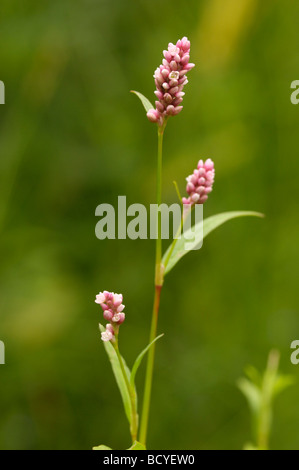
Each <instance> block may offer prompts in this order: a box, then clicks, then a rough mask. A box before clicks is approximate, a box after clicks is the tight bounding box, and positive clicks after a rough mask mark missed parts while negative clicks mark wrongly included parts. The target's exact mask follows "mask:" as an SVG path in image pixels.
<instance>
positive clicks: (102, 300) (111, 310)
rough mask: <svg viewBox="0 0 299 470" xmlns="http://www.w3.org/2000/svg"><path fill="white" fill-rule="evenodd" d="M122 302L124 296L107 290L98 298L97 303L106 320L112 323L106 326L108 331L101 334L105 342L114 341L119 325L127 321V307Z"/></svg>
mask: <svg viewBox="0 0 299 470" xmlns="http://www.w3.org/2000/svg"><path fill="white" fill-rule="evenodd" d="M122 301H123V296H122V294H115V293H114V292H108V291H106V290H105V291H103V292H100V293H99V294H98V295H97V296H96V300H95V302H96V303H97V304H100V306H101V307H102V309H103V316H104V318H105V320H107V321H109V322H110V323H108V324H107V325H106V330H105V331H104V332H103V333H102V334H101V337H102V340H103V341H114V340H115V334H117V333H118V328H119V325H120V324H121V323H123V322H124V321H125V313H124V312H123V310H124V308H125V306H124V305H123V303H122Z"/></svg>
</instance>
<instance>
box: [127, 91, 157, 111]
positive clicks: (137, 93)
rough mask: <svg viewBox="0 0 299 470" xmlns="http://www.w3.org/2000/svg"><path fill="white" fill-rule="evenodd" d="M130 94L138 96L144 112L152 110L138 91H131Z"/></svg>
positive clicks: (150, 105)
mask: <svg viewBox="0 0 299 470" xmlns="http://www.w3.org/2000/svg"><path fill="white" fill-rule="evenodd" d="M131 93H134V94H135V95H136V96H138V98H139V99H140V101H141V103H142V104H143V106H144V109H145V111H146V112H148V111H149V110H150V109H153V108H154V106H153V105H152V103H151V102H150V101H149V100H148V99H147V98H146V97H145V96H144V95H143V94H142V93H139V91H135V90H131Z"/></svg>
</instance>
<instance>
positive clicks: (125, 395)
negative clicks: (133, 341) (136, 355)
mask: <svg viewBox="0 0 299 470" xmlns="http://www.w3.org/2000/svg"><path fill="white" fill-rule="evenodd" d="M100 330H101V332H103V331H105V328H104V327H103V325H101V324H100ZM103 343H104V347H105V349H106V352H107V354H108V357H109V360H110V363H111V366H112V370H113V374H114V377H115V380H116V383H117V385H118V388H119V391H120V394H121V397H122V401H123V404H124V408H125V413H126V415H127V418H128V421H129V423H130V424H131V410H132V407H131V400H130V395H129V392H128V389H127V387H126V383H125V380H124V378H123V375H122V371H121V368H120V365H119V361H118V358H117V354H116V352H115V350H114V347H113V346H112V344H111V343H110V342H109V341H103ZM122 360H123V364H124V367H125V371H126V373H127V376H128V380H129V381H130V375H131V372H130V369H129V368H128V366H127V365H126V362H125V360H124V358H122Z"/></svg>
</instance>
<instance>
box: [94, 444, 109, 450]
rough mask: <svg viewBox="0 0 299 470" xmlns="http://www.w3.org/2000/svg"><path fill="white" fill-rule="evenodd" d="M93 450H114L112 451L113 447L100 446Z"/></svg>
mask: <svg viewBox="0 0 299 470" xmlns="http://www.w3.org/2000/svg"><path fill="white" fill-rule="evenodd" d="M92 450H112V449H111V447H107V446H103V445H100V446H95V447H93V448H92Z"/></svg>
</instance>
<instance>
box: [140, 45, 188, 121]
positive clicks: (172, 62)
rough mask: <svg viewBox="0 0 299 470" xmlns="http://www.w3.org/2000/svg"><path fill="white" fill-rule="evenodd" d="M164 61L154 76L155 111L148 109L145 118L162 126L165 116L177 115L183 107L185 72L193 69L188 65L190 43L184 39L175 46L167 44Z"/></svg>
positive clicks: (186, 80)
mask: <svg viewBox="0 0 299 470" xmlns="http://www.w3.org/2000/svg"><path fill="white" fill-rule="evenodd" d="M163 55H164V59H163V61H162V64H161V65H160V66H159V67H158V68H157V70H156V71H155V74H154V79H155V84H156V88H157V89H156V91H155V95H156V97H157V98H158V100H157V101H155V105H156V109H150V110H149V111H148V113H147V117H148V119H149V120H150V121H151V122H156V123H157V124H158V125H159V126H162V125H163V123H164V120H165V118H166V117H167V116H175V115H176V114H179V113H180V112H181V111H182V109H183V106H180V104H181V103H182V101H183V96H184V95H185V93H184V92H183V88H184V86H185V85H186V84H187V83H188V79H187V77H186V74H187V72H189V70H191V69H192V68H193V67H194V64H192V63H190V62H189V60H190V41H188V39H187V38H186V37H183V39H179V40H178V41H177V43H176V44H172V43H169V45H168V49H167V51H163Z"/></svg>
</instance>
